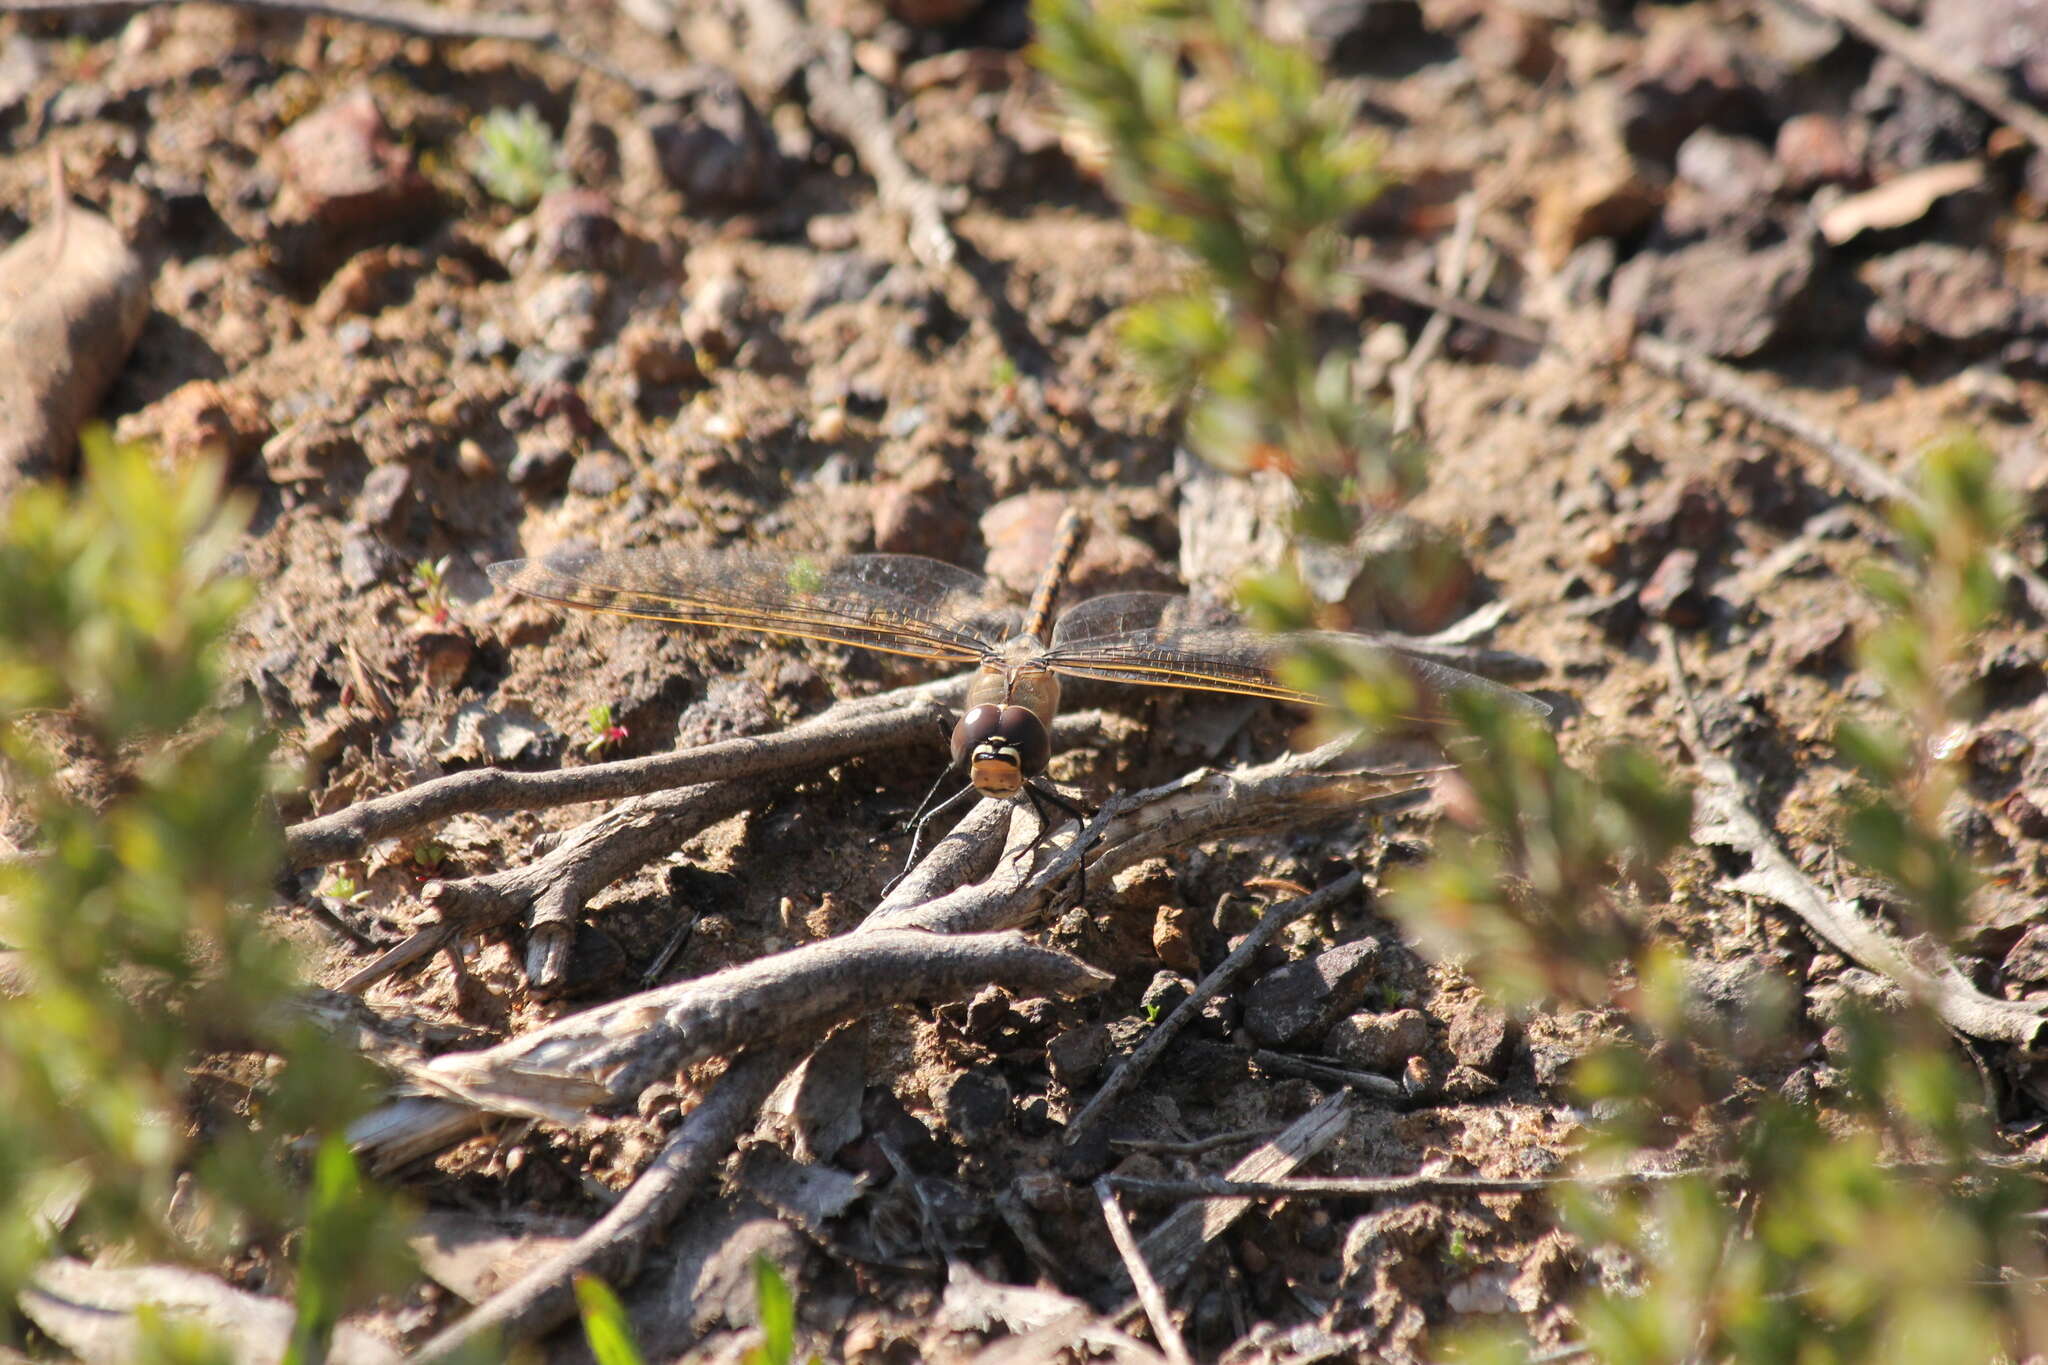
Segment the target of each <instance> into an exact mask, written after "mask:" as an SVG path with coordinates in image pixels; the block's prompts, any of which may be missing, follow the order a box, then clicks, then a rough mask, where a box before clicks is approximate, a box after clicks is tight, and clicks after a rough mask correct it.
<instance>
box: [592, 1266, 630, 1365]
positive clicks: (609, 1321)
mask: <svg viewBox="0 0 2048 1365" xmlns="http://www.w3.org/2000/svg"><path fill="white" fill-rule="evenodd" d="M576 1307H577V1311H578V1312H580V1313H581V1314H582V1316H583V1339H584V1341H586V1342H588V1343H589V1345H590V1354H591V1358H592V1359H594V1360H596V1361H597V1365H641V1363H642V1361H644V1360H645V1359H646V1357H644V1356H642V1355H641V1354H640V1347H639V1344H638V1343H637V1342H635V1341H634V1340H633V1324H632V1322H631V1321H630V1320H629V1319H628V1318H627V1317H626V1306H625V1305H624V1304H622V1303H620V1302H619V1296H618V1295H617V1294H614V1293H613V1292H612V1288H611V1286H610V1285H608V1284H606V1283H605V1282H604V1281H603V1280H600V1279H598V1278H597V1277H596V1276H594V1275H578V1276H577V1277H576Z"/></svg>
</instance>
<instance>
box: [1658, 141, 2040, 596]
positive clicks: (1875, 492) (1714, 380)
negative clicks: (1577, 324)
mask: <svg viewBox="0 0 2048 1365" xmlns="http://www.w3.org/2000/svg"><path fill="white" fill-rule="evenodd" d="M2044 145H2048V144H2044ZM1629 354H1630V355H1632V356H1633V357H1634V358H1635V359H1636V360H1637V361H1638V362H1639V363H1641V364H1642V365H1643V366H1644V367H1646V368H1648V369H1651V370H1654V371H1656V372H1657V373H1658V374H1661V375H1664V376H1666V377H1668V378H1671V379H1676V380H1677V381H1679V382H1680V383H1681V384H1684V385H1686V386H1687V387H1689V388H1691V389H1693V390H1694V391H1695V392H1698V393H1701V394H1704V395H1705V396H1707V397H1708V398H1711V399H1713V400H1714V401H1716V402H1718V403H1725V404H1727V405H1728V406H1729V407H1731V408H1737V409H1739V410H1741V411H1743V412H1746V413H1748V414H1749V415H1750V416H1752V417H1755V418H1756V419H1758V420H1759V421H1762V422H1766V423H1768V424H1769V425H1771V426H1774V427H1776V428H1777V429H1778V430H1780V431H1782V432H1784V433H1785V434H1786V435H1787V436H1790V437H1792V438H1793V439H1794V440H1797V441H1801V442H1804V443H1805V444H1806V445H1809V446H1811V447H1813V448H1814V449H1815V450H1817V451H1819V452H1820V453H1821V454H1822V455H1825V456H1826V457H1827V458H1828V460H1829V461H1830V462H1832V463H1833V464H1834V466H1835V467H1836V468H1837V469H1840V470H1841V471H1842V472H1843V473H1844V474H1846V475H1848V477H1849V481H1850V482H1851V483H1853V484H1855V485H1857V487H1858V488H1859V489H1860V490H1861V491H1862V493H1863V495H1864V496H1865V497H1867V498H1875V499H1878V500H1880V501H1888V502H1898V503H1903V504H1905V505H1906V506H1908V507H1911V508H1913V509H1915V510H1916V511H1919V512H1922V513H1925V512H1926V511H1927V503H1926V500H1925V499H1923V498H1922V497H1921V496H1920V495H1919V494H1918V493H1916V492H1914V491H1913V489H1912V488H1911V487H1909V486H1908V485H1907V484H1906V483H1905V482H1904V481H1903V480H1901V479H1900V478H1899V477H1898V476H1897V475H1896V474H1894V473H1892V472H1891V471H1890V470H1889V469H1886V468H1885V467H1884V466H1883V465H1881V464H1879V463H1878V462H1877V461H1876V460H1874V459H1872V458H1871V457H1870V456H1869V455H1867V454H1865V453H1864V452H1863V451H1861V450H1858V449H1857V448H1856V447H1855V446H1852V445H1850V444H1849V443H1848V442H1847V441H1844V440H1842V439H1841V438H1840V437H1838V436H1836V435H1835V434H1834V433H1833V432H1831V431H1829V430H1828V429H1827V428H1826V427H1824V426H1822V425H1821V424H1820V423H1818V422H1815V421H1813V420H1811V419H1809V418H1807V417H1805V416H1804V415H1802V414H1801V413H1799V412H1797V411H1796V410H1794V409H1792V408H1790V407H1787V406H1786V405H1784V404H1782V403H1779V402H1777V401H1775V400H1774V399H1772V398H1771V397H1770V396H1769V395H1767V394H1766V393H1764V391H1763V390H1762V389H1759V388H1758V387H1757V386H1756V385H1754V384H1752V383H1750V382H1749V380H1747V379H1746V378H1744V377H1743V375H1742V373H1741V372H1740V371H1738V370H1735V369H1733V368H1731V367H1729V366H1727V365H1723V364H1721V363H1720V362H1719V361H1717V360H1714V359H1711V358H1710V357H1708V356H1704V355H1701V354H1700V353H1699V352H1697V351H1693V350H1688V349H1687V348H1686V347H1683V346H1680V345H1678V344H1677V343H1676V342H1671V341H1666V340H1664V339H1663V338H1661V337H1653V336H1647V335H1643V334H1640V333H1639V334H1637V336H1636V337H1635V339H1634V341H1633V342H1632V343H1631V344H1630V346H1629ZM1991 562H1992V566H1993V567H1994V568H1996V569H1997V570H1998V572H1999V573H2001V574H2003V575H2005V576H2006V577H2007V578H2010V579H2012V580H2013V581H2014V582H2016V583H2018V584H2019V585H2020V587H2021V589H2022V590H2023V591H2024V592H2025V593H2026V595H2027V600H2028V601H2029V602H2031V603H2032V604H2033V607H2034V610H2035V611H2037V612H2040V613H2042V614H2043V615H2048V580H2044V579H2043V578H2042V577H2041V575H2039V574H2037V573H2035V572H2034V571H2033V570H2032V569H2031V568H2029V567H2028V566H2027V565H2025V564H2024V563H2022V562H2021V561H2020V560H2019V559H2018V558H2017V557H2016V556H2014V555H2012V554H2010V553H2009V552H2007V551H2005V550H1997V549H1994V550H1993V551H1992V552H1991Z"/></svg>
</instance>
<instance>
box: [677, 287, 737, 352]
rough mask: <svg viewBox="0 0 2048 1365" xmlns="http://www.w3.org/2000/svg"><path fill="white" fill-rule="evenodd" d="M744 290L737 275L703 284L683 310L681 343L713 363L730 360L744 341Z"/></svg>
mask: <svg viewBox="0 0 2048 1365" xmlns="http://www.w3.org/2000/svg"><path fill="white" fill-rule="evenodd" d="M746 312H747V286H746V284H745V283H744V282H743V281H742V280H741V279H740V277H739V276H737V275H720V276H717V277H715V278H713V279H709V280H706V281H705V282H704V283H703V284H702V285H701V286H700V287H699V288H698V289H697V291H696V292H695V293H694V294H692V295H691V296H690V302H689V304H688V306H687V307H685V308H684V309H683V339H684V340H685V341H687V342H689V343H690V345H691V346H693V347H695V348H696V349H697V350H698V351H699V352H701V353H702V354H704V355H706V356H708V357H710V358H711V359H712V360H718V361H724V360H728V359H730V358H731V357H732V355H733V353H734V352H735V351H737V350H739V348H740V343H741V342H742V341H744V340H745V339H746V336H745V332H744V330H743V323H744V320H745V317H746Z"/></svg>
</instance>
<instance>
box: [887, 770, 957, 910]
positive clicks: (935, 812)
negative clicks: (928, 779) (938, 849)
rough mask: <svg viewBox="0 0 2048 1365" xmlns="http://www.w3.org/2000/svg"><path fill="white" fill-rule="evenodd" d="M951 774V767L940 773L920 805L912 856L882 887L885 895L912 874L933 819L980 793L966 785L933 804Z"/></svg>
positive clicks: (913, 830) (911, 845) (912, 837)
mask: <svg viewBox="0 0 2048 1365" xmlns="http://www.w3.org/2000/svg"><path fill="white" fill-rule="evenodd" d="M951 774H952V769H950V768H948V769H947V770H946V771H945V772H944V773H941V774H940V775H939V780H938V781H937V782H936V783H933V784H932V790H931V795H930V796H927V797H925V799H924V805H922V806H920V807H918V811H917V821H916V823H915V824H913V825H912V826H911V834H910V856H909V857H908V858H905V859H904V860H903V870H902V871H901V872H898V873H897V874H896V875H895V876H893V877H891V878H890V879H889V884H888V885H887V886H884V887H883V888H882V894H883V895H884V896H886V895H888V894H889V893H890V892H891V891H894V890H895V889H896V887H897V885H898V884H899V883H900V882H901V881H902V880H903V879H904V878H905V877H908V876H909V875H910V869H911V868H913V867H916V866H917V856H918V854H919V853H920V852H921V851H922V850H923V848H924V831H925V826H927V825H929V824H930V823H931V822H932V821H934V820H936V819H938V818H939V817H940V816H941V815H943V814H945V813H946V812H947V811H949V810H951V809H952V808H953V807H954V806H957V805H959V804H960V803H961V802H962V801H964V800H965V799H966V798H968V797H970V796H976V795H979V793H978V792H976V791H975V789H974V788H973V787H972V786H966V787H962V788H961V789H960V790H959V791H957V792H954V793H953V794H952V795H951V796H949V797H947V798H946V799H945V800H943V801H941V802H939V804H938V805H936V806H934V805H932V797H934V796H937V795H938V794H939V788H940V787H941V786H944V785H945V781H946V778H947V777H948V776H950V775H951Z"/></svg>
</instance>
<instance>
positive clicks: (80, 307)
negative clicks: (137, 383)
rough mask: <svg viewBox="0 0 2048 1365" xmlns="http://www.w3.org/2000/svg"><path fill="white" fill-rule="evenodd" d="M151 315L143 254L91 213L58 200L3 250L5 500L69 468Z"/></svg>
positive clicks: (1, 490) (0, 363) (0, 473)
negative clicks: (88, 424)
mask: <svg viewBox="0 0 2048 1365" xmlns="http://www.w3.org/2000/svg"><path fill="white" fill-rule="evenodd" d="M148 316H149V280H148V277H147V275H146V274H145V273H144V269H143V264H142V260H141V258H140V257H138V256H137V255H136V254H135V253H134V252H133V251H131V250H129V249H128V243H127V242H125V241H124V240H122V237H121V233H120V230H119V229H118V228H116V227H115V226H114V225H113V224H112V223H110V222H108V221H107V220H106V219H105V218H103V217H101V216H100V215H99V214H97V213H94V212H93V211H92V210H90V209H85V208H80V207H78V206H77V205H75V204H69V203H60V204H59V205H58V208H57V210H56V211H55V212H54V213H52V214H51V215H50V217H49V219H48V220H47V221H45V222H43V223H42V224H41V225H39V226H37V227H35V228H33V229H31V230H30V231H29V232H28V233H27V234H25V235H24V236H23V237H22V238H21V239H20V240H18V241H16V242H15V243H14V244H13V245H12V246H10V247H8V248H7V250H5V251H4V252H0V504H4V503H6V502H7V501H8V500H9V498H10V497H11V496H12V495H13V493H14V491H15V489H16V488H18V487H20V486H21V485H22V484H23V483H25V482H27V481H29V480H31V479H41V478H52V477H61V476H63V475H66V474H68V473H70V471H71V467H72V463H73V459H74V456H75V454H76V451H77V447H78V432H79V429H80V428H81V427H83V426H84V425H85V422H86V419H87V418H89V417H91V416H92V414H93V411H94V409H96V408H98V407H99V403H100V399H101V398H102V397H103V396H104V395H105V394H106V391H107V386H108V385H109V384H111V383H112V382H113V380H114V376H115V375H117V374H119V373H120V372H121V367H122V365H124V364H126V363H127V360H128V352H129V350H130V349H131V348H132V347H133V346H134V345H135V339H136V338H137V337H138V336H140V335H141V334H142V323H143V320H144V319H145V318H147V317H148Z"/></svg>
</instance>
